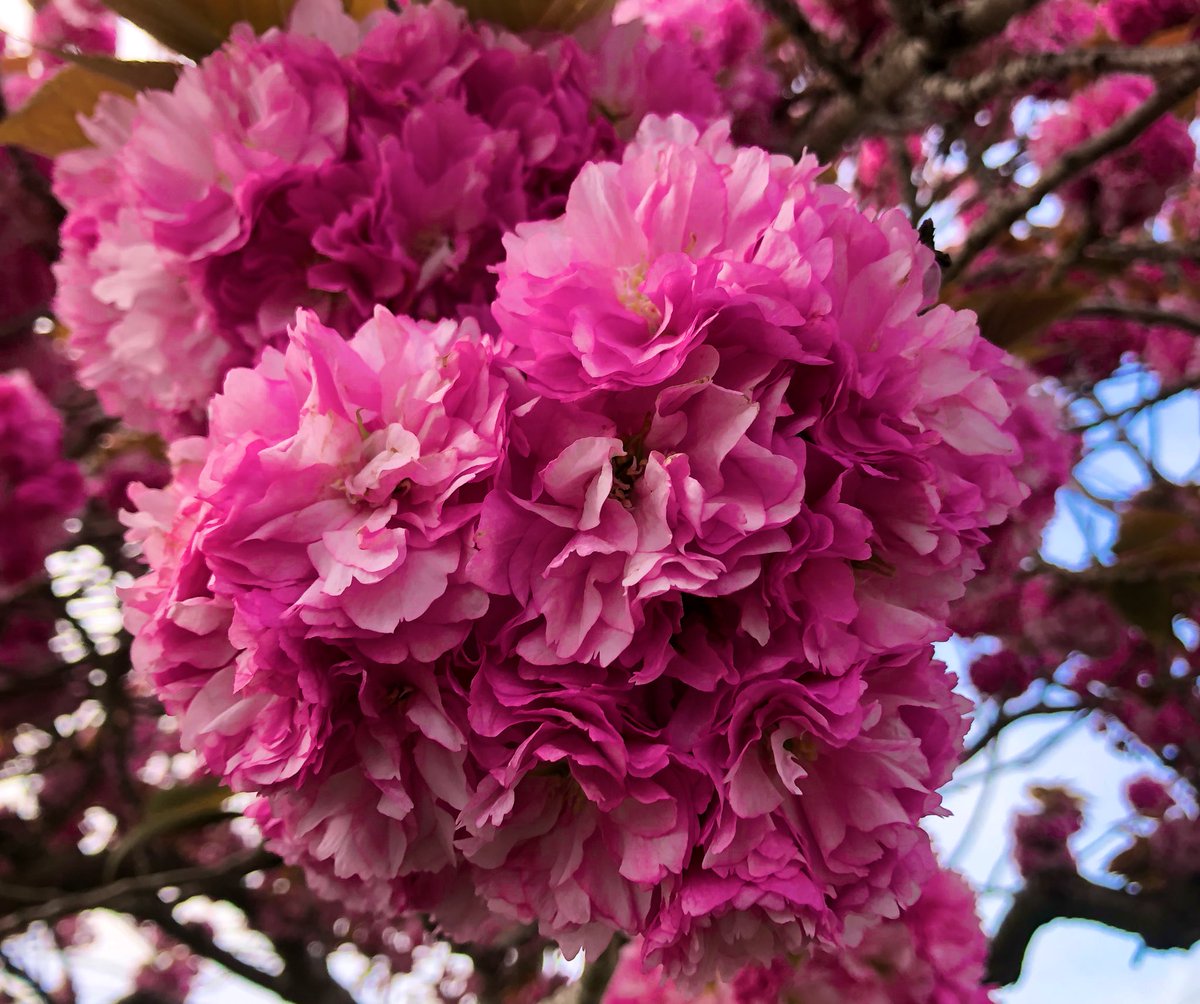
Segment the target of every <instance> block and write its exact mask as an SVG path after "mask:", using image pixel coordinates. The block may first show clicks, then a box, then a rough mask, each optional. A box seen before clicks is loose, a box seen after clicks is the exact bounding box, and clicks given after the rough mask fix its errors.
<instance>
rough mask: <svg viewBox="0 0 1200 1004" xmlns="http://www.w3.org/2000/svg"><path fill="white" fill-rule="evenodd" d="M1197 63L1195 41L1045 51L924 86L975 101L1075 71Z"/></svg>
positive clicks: (939, 97) (1199, 49)
mask: <svg viewBox="0 0 1200 1004" xmlns="http://www.w3.org/2000/svg"><path fill="white" fill-rule="evenodd" d="M1197 63H1200V44H1195V43H1193V44H1190V45H1175V46H1169V47H1164V48H1161V49H1131V48H1126V47H1123V46H1106V47H1102V48H1096V49H1071V50H1068V51H1066V52H1041V53H1038V54H1036V55H1033V56H1024V57H1022V58H1020V59H1011V60H1007V61H1005V62H1002V63H1000V65H998V66H995V67H993V68H992V69H990V70H987V71H986V72H984V73H980V74H978V75H977V76H974V77H972V78H970V79H969V80H960V79H956V78H953V77H945V76H939V77H934V78H932V79H931V80H930V81H929V82H928V83H927V84H926V85H925V87H924V93H925V95H926V97H927V98H928V99H930V100H934V101H949V102H951V103H953V104H956V105H964V106H975V105H980V104H984V103H985V102H987V101H990V100H991V99H992V98H994V97H996V96H997V95H998V94H1003V93H1005V92H1010V91H1019V90H1021V89H1023V88H1025V87H1028V86H1029V85H1030V84H1035V83H1037V82H1038V81H1042V80H1061V79H1063V78H1064V77H1068V76H1070V75H1071V74H1074V73H1086V74H1087V75H1089V76H1093V77H1094V76H1099V75H1100V74H1102V73H1142V74H1148V75H1154V74H1158V73H1164V72H1170V71H1172V70H1178V69H1180V68H1183V67H1189V66H1195V65H1196V64H1197Z"/></svg>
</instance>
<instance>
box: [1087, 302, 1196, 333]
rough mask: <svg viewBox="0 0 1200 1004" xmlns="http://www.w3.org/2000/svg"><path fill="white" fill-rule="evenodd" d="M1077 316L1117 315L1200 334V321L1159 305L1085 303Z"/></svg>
mask: <svg viewBox="0 0 1200 1004" xmlns="http://www.w3.org/2000/svg"><path fill="white" fill-rule="evenodd" d="M1075 316H1076V317H1117V318H1121V319H1122V320H1126V321H1137V322H1138V323H1139V324H1160V325H1163V326H1164V327H1168V328H1178V329H1179V330H1180V331H1187V332H1189V333H1190V334H1193V335H1200V321H1198V320H1196V318H1194V317H1187V316H1186V315H1184V314H1175V313H1172V312H1171V311H1169V310H1160V309H1159V308H1158V307H1147V306H1141V305H1139V304H1135V303H1085V304H1082V305H1081V306H1080V307H1079V308H1078V309H1077V310H1076V311H1075Z"/></svg>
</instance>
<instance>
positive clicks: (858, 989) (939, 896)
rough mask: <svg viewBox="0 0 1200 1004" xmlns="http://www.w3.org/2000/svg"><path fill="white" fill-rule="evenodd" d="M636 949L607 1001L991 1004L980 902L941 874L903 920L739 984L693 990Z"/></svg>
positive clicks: (749, 975)
mask: <svg viewBox="0 0 1200 1004" xmlns="http://www.w3.org/2000/svg"><path fill="white" fill-rule="evenodd" d="M637 948H638V946H637V945H636V944H633V945H630V946H629V947H628V948H626V949H625V951H624V952H623V953H622V956H621V960H620V962H619V963H618V966H617V969H616V972H615V973H614V974H613V979H612V982H611V983H610V984H609V987H608V990H607V992H606V993H605V995H604V1004H767V1002H778V1004H845V1002H847V1001H853V1002H854V1004H987V1002H989V1001H991V1000H992V997H991V994H990V993H989V991H988V989H987V988H986V987H984V986H983V975H984V958H985V955H986V951H987V942H986V940H985V938H984V936H983V933H982V932H981V931H980V929H979V918H978V916H977V915H976V912H975V897H974V895H973V894H972V893H971V890H970V889H969V888H968V886H967V884H966V883H965V882H964V881H963V880H962V878H961V877H959V876H958V875H957V874H956V873H954V872H950V871H945V870H943V869H939V870H938V871H937V872H935V873H934V874H933V876H932V877H931V878H930V879H929V881H928V882H926V883H925V884H924V886H923V887H922V889H921V896H920V898H919V899H918V900H917V901H916V902H915V903H914V904H913V905H912V906H910V907H909V908H908V909H907V910H905V911H904V912H903V913H902V914H901V915H900V917H899V918H897V919H894V920H885V921H883V922H882V923H880V924H878V925H877V926H875V927H874V928H872V929H871V930H870V931H868V932H867V934H866V936H865V937H864V938H863V940H862V941H861V942H860V943H859V944H858V945H855V946H854V947H853V948H850V949H841V950H837V951H831V950H821V949H818V950H815V951H810V952H806V953H803V954H802V955H801V956H799V957H797V958H793V959H776V960H774V961H773V962H771V963H770V964H769V965H765V964H762V963H754V964H751V965H748V966H746V967H745V968H744V969H743V970H742V971H741V972H739V973H738V974H737V975H736V976H735V977H734V978H733V979H732V980H730V981H728V982H721V983H713V984H710V985H708V986H707V987H705V988H703V989H702V990H700V991H699V992H695V991H693V992H685V991H684V990H683V989H681V988H680V987H678V986H676V985H675V984H674V983H672V982H671V981H670V980H669V979H666V978H665V977H664V975H663V973H662V972H661V971H653V972H650V973H646V972H644V971H643V970H642V969H641V967H640V965H639V964H638V956H637Z"/></svg>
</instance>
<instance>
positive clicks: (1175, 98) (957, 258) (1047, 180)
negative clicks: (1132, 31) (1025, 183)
mask: <svg viewBox="0 0 1200 1004" xmlns="http://www.w3.org/2000/svg"><path fill="white" fill-rule="evenodd" d="M1197 87H1200V67H1195V66H1193V67H1191V69H1190V72H1188V73H1186V74H1184V75H1183V76H1181V77H1180V78H1179V79H1178V80H1175V81H1172V82H1160V83H1159V86H1158V90H1157V91H1156V92H1155V93H1154V94H1153V95H1152V96H1151V97H1150V98H1149V99H1148V100H1146V101H1145V102H1144V103H1143V104H1142V105H1140V106H1139V107H1138V108H1136V109H1134V110H1133V111H1132V112H1130V113H1129V114H1128V115H1126V116H1125V117H1124V118H1122V119H1119V120H1118V121H1116V122H1114V123H1113V124H1112V125H1111V126H1109V127H1108V128H1107V129H1105V130H1104V131H1103V132H1100V133H1097V134H1096V135H1095V136H1093V137H1091V138H1090V139H1089V140H1087V141H1086V142H1083V143H1080V144H1079V145H1078V146H1076V147H1073V148H1072V149H1070V150H1068V151H1067V152H1066V153H1064V154H1063V155H1062V157H1061V158H1060V159H1059V160H1058V162H1057V163H1055V164H1052V165H1050V166H1049V167H1047V168H1046V169H1045V170H1044V171H1043V172H1042V175H1041V177H1040V178H1038V180H1037V181H1036V182H1034V183H1033V184H1032V185H1030V186H1029V187H1028V188H1026V189H1023V190H1022V191H1020V192H1017V193H1016V194H1014V195H1012V196H1010V197H1009V198H1008V199H1006V200H1004V201H1003V202H1002V203H1000V205H998V206H996V207H994V208H993V209H992V210H991V211H990V212H988V213H987V214H986V215H985V216H984V217H983V219H982V220H980V221H979V223H978V224H977V225H976V226H975V227H974V228H972V230H971V232H970V233H969V234H968V235H967V239H966V241H964V243H963V245H962V247H960V248H959V249H958V250H957V251H955V252H952V255H951V256H952V259H953V263H952V264H951V266H950V268H949V269H947V270H946V275H945V280H946V281H950V280H951V279H953V278H955V277H956V276H957V275H959V274H961V273H962V271H963V269H965V268H966V267H967V265H969V264H970V263H971V262H972V261H973V260H974V259H975V257H976V256H977V255H978V254H979V253H980V252H981V251H983V250H984V248H986V247H987V246H988V245H989V244H991V242H992V241H993V240H994V239H995V238H996V237H997V236H999V235H1000V234H1001V233H1003V232H1004V231H1005V230H1007V229H1008V228H1009V227H1010V226H1012V225H1013V224H1014V223H1016V222H1017V220H1019V219H1021V217H1023V216H1024V215H1025V214H1026V213H1027V212H1029V210H1031V209H1033V208H1034V206H1036V205H1037V204H1038V203H1039V202H1041V201H1042V199H1044V198H1045V197H1046V196H1047V195H1049V194H1050V193H1051V192H1053V191H1054V190H1055V189H1056V188H1058V187H1059V186H1060V185H1062V184H1064V183H1065V182H1067V181H1070V180H1071V179H1072V178H1074V177H1075V176H1076V175H1078V174H1082V173H1083V172H1084V171H1085V170H1087V169H1088V168H1089V167H1091V166H1092V165H1093V164H1095V163H1096V162H1097V161H1099V160H1102V159H1103V158H1104V157H1106V156H1108V154H1110V153H1112V152H1113V151H1115V150H1118V149H1120V148H1121V147H1123V146H1126V145H1127V144H1129V143H1130V142H1132V141H1133V140H1134V139H1135V138H1136V137H1138V136H1139V135H1141V133H1142V132H1144V131H1145V130H1146V129H1148V128H1149V127H1150V126H1151V125H1152V124H1153V123H1154V122H1156V121H1157V120H1158V119H1159V117H1161V116H1162V115H1163V114H1164V113H1165V112H1166V111H1167V110H1168V109H1170V108H1171V107H1172V106H1173V105H1175V104H1177V103H1178V102H1179V101H1181V100H1182V99H1183V98H1184V97H1186V96H1187V95H1188V94H1190V93H1191V92H1192V91H1194V90H1195V89H1196V88H1197Z"/></svg>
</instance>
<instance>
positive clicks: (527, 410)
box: [129, 63, 1040, 983]
mask: <svg viewBox="0 0 1200 1004" xmlns="http://www.w3.org/2000/svg"><path fill="white" fill-rule="evenodd" d="M411 70H412V72H414V73H417V72H419V63H414V64H412V67H411ZM447 141H448V142H450V143H453V141H454V137H448V139H447ZM379 154H380V156H388V155H389V154H388V153H387V149H386V145H385V146H381V148H380V151H379ZM453 162H454V159H453V158H449V159H448V160H447V161H446V162H445V165H446V166H447V169H449V165H450V164H452V163H453ZM818 171H819V168H818V165H817V164H816V163H815V162H814V161H812V160H811V159H806V160H803V161H801V162H800V163H795V162H793V161H791V160H788V159H787V158H782V157H771V156H770V155H768V154H767V153H765V152H764V151H762V150H757V149H738V148H736V147H734V146H733V145H732V144H731V143H730V141H729V138H728V127H727V126H715V127H712V128H710V129H708V130H707V131H705V132H703V133H701V132H700V131H699V130H697V129H696V128H695V127H694V126H693V125H691V124H689V123H688V122H687V121H686V120H684V119H682V118H680V117H674V118H671V119H665V120H664V119H658V118H652V119H649V120H647V123H646V124H645V125H644V126H643V128H642V130H641V131H640V133H639V134H638V136H637V138H636V139H635V141H634V142H633V143H632V144H631V145H630V147H629V148H628V150H627V152H626V153H625V156H624V159H623V160H622V161H621V162H620V163H601V164H594V165H591V166H589V167H587V168H585V169H584V171H583V172H582V173H581V174H580V176H579V178H578V179H577V180H576V182H575V183H574V184H573V185H572V186H571V189H570V192H569V194H568V196H567V199H566V212H565V215H563V216H562V217H561V218H559V219H557V220H555V221H552V222H534V223H530V224H527V225H524V226H522V227H519V228H518V230H517V231H516V233H515V235H512V236H510V237H508V238H507V240H506V251H507V259H506V260H505V262H504V263H503V264H502V266H501V267H500V269H499V286H498V299H497V302H496V303H495V305H494V311H493V313H494V324H495V333H494V340H492V339H491V338H485V337H483V336H481V335H480V334H479V333H478V329H477V327H476V325H475V324H474V322H472V321H463V322H450V321H444V322H441V323H440V324H434V323H432V322H417V321H413V320H409V319H405V318H397V317H395V316H393V315H392V314H390V313H389V312H387V311H386V310H383V309H382V308H380V309H379V310H378V311H377V312H376V314H375V316H374V319H373V320H372V321H370V322H368V324H366V325H365V326H364V327H363V328H362V329H361V330H360V331H359V332H358V333H357V334H356V335H354V336H353V338H352V339H351V340H350V341H349V342H346V341H343V339H342V337H341V335H340V333H339V332H338V331H336V330H334V329H332V328H330V327H326V326H325V325H323V324H322V323H320V322H319V320H318V318H317V316H316V315H314V314H312V313H304V312H302V313H301V314H300V316H299V318H298V320H297V321H296V323H295V324H294V325H293V327H292V329H291V333H290V341H289V344H288V346H287V348H286V350H284V351H277V350H274V349H267V350H266V352H265V353H264V354H263V357H262V359H261V360H260V361H259V362H258V364H257V365H256V366H255V367H254V368H252V369H238V370H235V371H233V372H232V373H231V374H230V376H229V377H228V379H227V382H226V385H225V391H224V393H223V394H222V395H220V396H218V397H217V398H216V400H215V401H214V403H213V405H212V408H211V412H210V415H211V418H210V430H209V434H208V437H207V438H206V439H190V440H183V441H181V442H180V443H178V444H177V445H176V451H175V452H176V466H177V474H176V481H175V483H174V484H173V485H172V486H169V487H168V488H166V489H163V490H161V491H157V492H155V491H148V490H143V491H142V492H141V493H140V498H139V499H138V503H139V505H140V507H141V510H142V511H141V512H140V513H138V514H135V515H134V516H132V517H130V523H131V527H132V534H133V539H134V540H135V541H138V542H141V544H142V547H143V549H144V552H145V554H146V556H147V558H148V561H149V564H150V566H151V571H150V572H149V573H148V574H147V575H146V576H145V577H144V578H143V579H142V580H140V581H139V583H138V584H137V585H136V586H135V587H134V588H133V589H132V590H131V591H130V593H129V603H130V609H131V614H130V625H131V627H132V628H134V629H135V630H136V631H137V642H136V653H137V660H138V664H139V666H141V667H142V669H143V670H144V671H146V672H148V673H149V674H150V675H151V676H152V677H153V679H154V681H155V683H156V685H157V687H158V690H159V692H160V693H161V694H162V696H163V697H164V699H165V700H166V702H167V704H168V706H170V707H171V708H172V709H173V710H175V711H177V712H178V713H179V714H180V715H181V718H182V721H183V728H184V734H185V738H186V739H187V741H188V742H189V743H191V744H192V745H195V746H197V747H198V748H200V749H201V751H202V752H203V753H204V755H205V757H206V758H207V760H208V762H209V764H210V765H211V766H212V767H213V768H214V769H215V770H217V771H219V772H221V773H222V774H223V775H224V776H225V777H227V778H228V779H230V780H231V781H232V782H233V783H234V784H235V785H236V786H237V787H238V788H240V789H245V790H253V791H258V792H261V793H262V794H263V796H264V797H263V800H262V801H261V802H260V803H259V806H258V808H257V809H256V814H257V816H258V818H259V819H260V821H261V822H262V823H263V826H264V829H265V831H266V832H267V834H268V835H269V836H270V838H271V840H272V841H273V843H274V845H275V846H276V847H277V848H279V849H280V850H282V851H283V852H284V853H285V854H286V855H287V856H288V857H289V858H290V859H291V860H293V861H297V862H300V863H302V864H303V865H304V866H305V867H306V869H307V870H308V871H309V873H310V876H311V877H312V880H313V882H314V885H315V886H316V887H317V888H320V889H322V890H324V891H325V892H326V893H328V894H331V895H337V896H338V897H339V898H341V899H343V900H344V901H345V902H348V903H353V904H355V905H357V906H358V907H359V908H361V909H368V910H374V911H388V910H390V911H396V910H399V909H404V908H418V909H422V910H427V911H430V912H432V914H433V915H434V916H435V918H436V919H437V920H438V921H439V922H440V923H441V924H442V925H443V927H444V928H445V929H447V930H449V931H451V932H453V933H454V935H455V936H456V937H462V938H467V937H471V938H485V937H487V936H489V935H490V934H492V933H495V932H496V931H497V930H498V929H499V928H501V927H502V926H503V925H505V924H514V923H520V924H537V925H538V926H539V927H540V929H541V930H542V932H543V933H544V934H546V935H548V936H550V937H553V938H554V939H556V940H557V941H558V942H559V943H560V944H561V945H562V946H563V947H564V948H565V949H567V950H574V949H577V948H580V947H583V948H586V949H588V950H589V951H598V950H601V949H602V948H603V947H604V945H605V944H606V943H607V942H608V941H609V940H610V938H611V937H612V935H613V934H614V933H615V932H626V933H629V934H635V935H640V936H641V937H642V941H641V945H642V951H643V952H644V953H645V957H646V960H647V961H648V962H649V963H650V964H652V965H653V964H662V965H663V966H664V967H665V968H666V970H667V971H668V972H669V973H671V974H673V975H675V976H679V977H681V978H686V979H687V980H690V981H692V982H694V983H699V982H703V981H705V980H707V979H709V978H711V977H713V976H716V975H718V974H723V975H724V976H726V977H730V976H732V975H733V973H734V972H736V971H737V970H738V969H739V968H741V967H742V966H743V965H744V964H745V962H746V960H747V958H748V957H755V958H769V957H775V956H778V955H780V954H785V953H796V952H803V951H808V950H809V949H811V948H812V947H813V946H817V945H823V946H827V947H831V948H832V947H835V946H839V945H843V944H856V943H858V942H859V941H860V940H861V939H862V938H863V936H864V932H865V931H867V930H868V929H870V928H872V927H873V926H874V925H876V924H877V923H878V922H880V921H881V920H886V919H890V918H895V917H896V916H898V915H899V913H900V912H901V911H902V910H904V909H905V908H906V907H908V906H909V905H910V904H911V903H912V902H913V901H914V900H915V899H916V898H917V896H918V894H919V892H920V889H921V885H922V883H923V882H924V881H925V880H926V879H927V878H928V877H929V875H931V874H932V873H933V869H934V867H935V864H934V860H933V857H932V852H931V850H930V847H929V842H928V838H927V837H926V835H925V834H924V832H923V831H922V830H921V828H920V826H919V821H920V820H921V818H922V817H924V816H927V815H929V814H931V813H936V812H938V811H939V804H940V803H939V799H938V796H937V794H936V791H937V788H938V787H939V786H940V785H941V784H942V783H943V782H944V781H945V780H946V779H947V777H948V776H949V770H950V766H951V764H952V763H953V762H954V760H955V757H956V753H957V750H958V749H959V744H960V742H961V738H962V731H963V719H962V713H963V710H964V702H963V701H962V700H961V699H959V698H957V697H956V696H955V695H954V694H953V692H952V683H953V678H952V677H950V676H949V675H948V674H947V673H946V671H945V668H944V667H943V666H941V665H940V664H939V663H937V662H935V661H934V660H933V659H932V652H931V645H930V642H931V641H932V640H934V639H936V638H938V637H943V636H945V634H946V633H947V628H946V618H947V616H948V612H949V605H950V603H951V602H952V601H954V600H956V599H957V598H958V597H959V596H960V595H961V594H962V592H963V589H964V585H965V583H966V582H967V581H968V580H969V579H970V578H971V576H972V574H973V573H974V572H975V570H976V569H977V568H978V567H979V556H978V552H979V550H980V548H981V547H983V546H984V545H985V544H986V543H987V541H988V539H989V536H988V535H989V533H990V532H991V530H992V529H993V528H995V527H996V526H998V525H1000V524H1001V523H1003V521H1004V520H1005V519H1006V518H1007V517H1008V515H1009V514H1010V512H1011V511H1012V510H1013V509H1014V508H1015V507H1016V506H1018V505H1019V504H1020V503H1021V502H1022V501H1023V500H1024V499H1025V498H1026V497H1027V496H1028V495H1029V492H1030V486H1031V484H1032V482H1033V478H1032V477H1031V476H1028V475H1027V474H1026V473H1025V471H1024V469H1023V467H1022V465H1023V463H1025V459H1024V458H1023V455H1022V451H1021V450H1020V448H1019V447H1018V445H1017V442H1016V440H1015V439H1014V436H1013V434H1012V424H1013V422H1014V421H1015V418H1014V414H1015V413H1014V404H1015V405H1016V406H1017V407H1018V408H1019V407H1020V404H1019V402H1018V401H1017V400H1016V399H1017V398H1019V397H1020V395H1021V394H1024V392H1025V390H1026V389H1027V386H1028V383H1027V380H1026V378H1024V377H1023V376H1022V375H1021V374H1020V373H1019V371H1018V370H1016V369H1015V368H1014V366H1013V364H1011V363H1010V362H1009V361H1008V360H1007V358H1006V357H1005V356H1004V355H1003V354H1002V353H1001V352H999V350H997V349H995V348H993V347H991V346H990V345H988V344H987V343H986V342H984V341H983V340H982V339H981V338H980V337H979V334H978V331H977V329H976V327H975V324H974V319H973V317H972V315H970V314H969V313H966V312H955V311H953V310H951V309H950V308H948V307H936V306H933V305H932V301H933V297H934V293H935V291H936V286H937V266H936V264H935V262H934V259H933V255H932V253H931V252H930V251H929V250H928V249H927V248H925V247H924V246H923V245H921V243H920V242H919V241H918V239H917V235H916V234H915V232H914V231H913V229H912V227H911V226H909V224H908V223H907V222H906V221H905V219H904V218H903V216H902V215H901V214H900V213H898V212H885V213H881V214H878V215H874V214H872V215H868V214H864V213H863V212H861V211H860V210H858V209H857V208H856V207H855V206H854V205H853V203H852V201H851V200H850V198H849V196H848V195H847V194H846V193H845V192H843V191H842V190H841V189H838V188H835V187H832V186H828V185H822V184H819V183H818V182H817V180H816V176H817V174H818ZM457 209H461V210H463V211H467V210H468V209H469V206H468V205H467V203H463V204H462V205H460V206H458V207H457ZM457 209H456V211H457ZM1033 466H1034V467H1035V468H1037V469H1038V470H1040V467H1038V465H1037V464H1034V465H1033ZM137 494H138V493H137V492H136V491H135V495H137ZM464 889H466V890H468V891H469V893H470V895H467V894H465V893H464Z"/></svg>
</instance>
